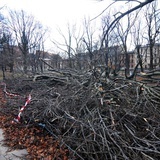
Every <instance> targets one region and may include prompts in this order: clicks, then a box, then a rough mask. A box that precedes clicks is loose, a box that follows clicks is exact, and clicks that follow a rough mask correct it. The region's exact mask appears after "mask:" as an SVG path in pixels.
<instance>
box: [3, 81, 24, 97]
mask: <svg viewBox="0 0 160 160" xmlns="http://www.w3.org/2000/svg"><path fill="white" fill-rule="evenodd" d="M1 85H3V86H4V89H3V92H4V94H5V95H7V96H9V97H21V96H20V95H18V94H13V93H9V92H7V89H6V84H5V83H4V82H2V83H1Z"/></svg>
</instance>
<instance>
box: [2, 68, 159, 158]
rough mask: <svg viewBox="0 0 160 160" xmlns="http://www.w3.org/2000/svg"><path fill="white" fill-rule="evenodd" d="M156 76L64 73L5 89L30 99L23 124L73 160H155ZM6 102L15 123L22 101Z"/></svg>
mask: <svg viewBox="0 0 160 160" xmlns="http://www.w3.org/2000/svg"><path fill="white" fill-rule="evenodd" d="M57 73H58V74H57ZM159 73H160V72H159V71H152V72H149V73H145V74H142V73H140V74H139V75H138V78H137V79H136V78H135V79H126V78H124V77H119V76H115V77H111V78H106V77H99V78H98V79H97V77H95V71H94V72H92V71H86V72H84V73H82V72H81V73H80V72H78V71H69V72H68V71H65V70H63V71H59V72H56V73H55V71H54V72H52V71H51V72H50V74H47V75H45V74H43V75H37V76H35V77H33V78H32V79H29V80H27V81H26V80H25V79H14V80H7V81H6V83H7V86H8V90H10V91H11V92H14V93H20V94H21V95H22V96H23V97H25V95H26V94H28V93H31V94H32V101H31V103H30V104H29V105H28V106H27V107H26V109H25V110H24V112H23V116H22V119H21V124H23V125H24V126H25V125H27V126H39V127H42V128H43V129H45V130H46V131H47V132H48V134H50V135H52V136H53V137H54V138H55V139H56V140H58V141H59V143H60V144H61V145H62V146H65V148H67V149H68V150H69V151H70V155H69V156H70V157H72V159H73V157H74V158H75V159H159V158H160V149H159V144H160V140H159V139H160V134H159V133H160V128H159V122H160V121H159V120H160V116H159V115H160V114H159V111H160V109H159V108H160V88H159V86H160V84H159V76H160V74H159ZM144 77H147V79H148V81H149V82H150V83H148V82H147V83H146V79H144ZM7 100H8V106H7V107H6V108H5V109H4V108H3V113H4V112H5V114H12V115H13V117H14V116H16V114H17V112H18V108H19V107H20V106H22V104H23V103H24V100H23V99H10V98H9V97H8V98H7Z"/></svg>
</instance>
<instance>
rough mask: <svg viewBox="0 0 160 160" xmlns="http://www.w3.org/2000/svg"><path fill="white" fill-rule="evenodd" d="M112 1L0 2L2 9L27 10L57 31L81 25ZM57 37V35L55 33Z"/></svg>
mask: <svg viewBox="0 0 160 160" xmlns="http://www.w3.org/2000/svg"><path fill="white" fill-rule="evenodd" d="M112 2H113V1H112V0H104V1H103V2H99V1H98V0H0V7H2V6H4V8H9V9H16V10H21V9H23V10H25V11H26V12H27V13H29V14H30V13H31V14H33V15H34V16H35V18H36V19H37V20H39V21H41V23H42V24H43V25H45V26H48V27H49V28H51V29H53V31H54V32H55V30H56V29H57V28H61V29H62V30H63V28H64V27H65V26H67V23H69V24H75V23H81V22H82V20H84V17H90V18H91V19H92V18H94V17H96V16H97V15H98V14H99V13H101V12H102V11H103V10H104V9H105V8H106V7H107V6H108V5H109V4H110V3H112ZM54 35H55V33H54Z"/></svg>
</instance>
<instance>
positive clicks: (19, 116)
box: [12, 94, 31, 123]
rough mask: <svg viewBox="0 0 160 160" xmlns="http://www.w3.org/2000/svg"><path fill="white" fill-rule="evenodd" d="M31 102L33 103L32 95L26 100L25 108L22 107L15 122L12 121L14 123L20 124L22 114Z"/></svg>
mask: <svg viewBox="0 0 160 160" xmlns="http://www.w3.org/2000/svg"><path fill="white" fill-rule="evenodd" d="M30 102H31V94H29V96H28V97H27V100H26V102H25V104H24V106H22V107H21V109H20V111H19V114H18V116H17V118H14V120H13V121H12V123H14V122H17V123H19V122H20V119H21V114H22V112H23V110H24V109H25V108H26V106H27V105H28V104H29V103H30Z"/></svg>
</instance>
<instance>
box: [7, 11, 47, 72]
mask: <svg viewBox="0 0 160 160" xmlns="http://www.w3.org/2000/svg"><path fill="white" fill-rule="evenodd" d="M5 25H6V26H7V27H8V28H9V30H10V31H11V32H13V34H14V37H15V39H16V43H17V44H18V47H19V49H20V51H21V53H22V57H23V70H24V72H25V73H26V72H27V68H28V55H29V51H30V50H31V49H33V48H36V47H37V46H38V45H39V42H40V41H41V40H42V38H43V37H44V35H45V33H46V29H44V28H43V26H42V25H41V24H40V22H38V21H36V20H35V18H34V17H33V16H32V15H28V14H27V13H26V12H24V11H23V10H21V11H11V10H10V11H9V17H8V18H7V19H6V20H5Z"/></svg>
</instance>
